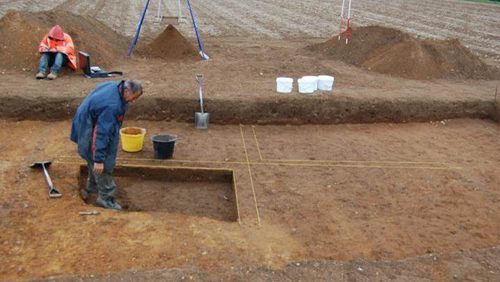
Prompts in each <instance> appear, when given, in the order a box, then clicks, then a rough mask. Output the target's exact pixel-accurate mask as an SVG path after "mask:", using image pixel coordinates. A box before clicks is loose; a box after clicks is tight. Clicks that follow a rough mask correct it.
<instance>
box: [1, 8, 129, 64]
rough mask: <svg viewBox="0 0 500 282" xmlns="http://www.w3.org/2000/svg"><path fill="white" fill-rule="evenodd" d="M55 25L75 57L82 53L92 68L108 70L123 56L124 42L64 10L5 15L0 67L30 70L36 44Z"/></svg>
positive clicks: (94, 22)
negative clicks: (69, 42) (69, 41)
mask: <svg viewBox="0 0 500 282" xmlns="http://www.w3.org/2000/svg"><path fill="white" fill-rule="evenodd" d="M56 24H58V25H60V26H61V27H62V28H63V30H64V32H65V33H68V34H69V35H70V36H71V38H72V39H73V42H74V44H75V54H78V51H79V50H82V51H86V52H87V53H88V54H89V55H90V58H91V62H92V64H93V65H99V66H104V67H109V66H111V65H113V64H114V63H116V62H117V61H118V60H119V59H120V58H122V57H124V55H125V52H126V46H127V42H128V40H127V39H126V38H125V37H123V36H121V35H119V34H118V33H116V32H115V31H113V30H112V29H110V28H109V27H107V26H106V25H105V24H104V23H102V22H100V21H98V20H96V19H93V18H90V17H82V16H79V15H74V14H71V13H69V12H67V11H50V12H39V13H30V12H9V13H7V14H6V15H5V16H4V17H3V18H2V19H0V38H2V41H1V42H0V68H1V69H4V70H21V69H31V70H34V69H35V68H36V66H37V64H38V61H39V59H40V54H39V53H38V45H39V44H40V41H41V40H42V38H43V37H44V36H45V34H47V33H48V32H49V30H50V29H51V28H52V26H54V25H56ZM77 57H78V55H77Z"/></svg>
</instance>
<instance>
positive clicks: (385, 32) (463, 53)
mask: <svg viewBox="0 0 500 282" xmlns="http://www.w3.org/2000/svg"><path fill="white" fill-rule="evenodd" d="M342 38H345V34H344V36H343V37H342ZM306 49H307V50H308V51H313V52H318V53H321V54H324V55H327V56H328V57H329V58H333V59H336V60H342V61H344V62H347V63H349V64H353V65H356V66H359V67H363V68H366V69H369V70H372V71H375V72H378V73H382V74H388V75H392V76H399V77H405V78H410V79H434V78H469V79H496V78H497V77H498V72H497V71H495V70H493V69H492V68H490V67H489V66H488V65H486V64H485V63H484V62H483V61H481V59H480V58H479V57H477V56H475V55H474V54H472V53H471V52H470V51H469V50H468V49H467V48H466V47H465V46H463V45H462V44H461V43H460V42H459V41H458V40H456V39H454V40H420V39H417V38H414V37H412V36H410V35H408V34H406V33H404V32H402V31H399V30H396V29H392V28H386V27H380V26H368V27H360V28H357V29H353V30H351V40H350V41H349V44H347V45H346V44H345V41H344V40H340V41H339V40H338V38H337V37H335V38H332V39H330V40H328V41H326V42H323V43H320V44H316V45H312V46H308V47H307V48H306Z"/></svg>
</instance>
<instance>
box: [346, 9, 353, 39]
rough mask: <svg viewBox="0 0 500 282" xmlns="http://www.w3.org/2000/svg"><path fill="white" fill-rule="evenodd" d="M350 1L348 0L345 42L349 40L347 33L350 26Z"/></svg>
mask: <svg viewBox="0 0 500 282" xmlns="http://www.w3.org/2000/svg"><path fill="white" fill-rule="evenodd" d="M351 2H352V0H349V10H348V12H347V33H346V36H345V44H347V43H348V42H349V33H350V28H351Z"/></svg>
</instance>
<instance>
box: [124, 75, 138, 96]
mask: <svg viewBox="0 0 500 282" xmlns="http://www.w3.org/2000/svg"><path fill="white" fill-rule="evenodd" d="M123 87H124V88H125V89H128V90H130V91H132V92H134V93H135V92H137V91H139V92H141V95H142V82H141V81H139V80H137V79H131V80H127V81H125V83H124V84H123Z"/></svg>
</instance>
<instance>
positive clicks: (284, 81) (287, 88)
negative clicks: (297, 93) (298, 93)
mask: <svg viewBox="0 0 500 282" xmlns="http://www.w3.org/2000/svg"><path fill="white" fill-rule="evenodd" d="M276 88H277V91H278V92H280V93H290V92H292V90H293V78H290V77H278V78H276Z"/></svg>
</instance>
